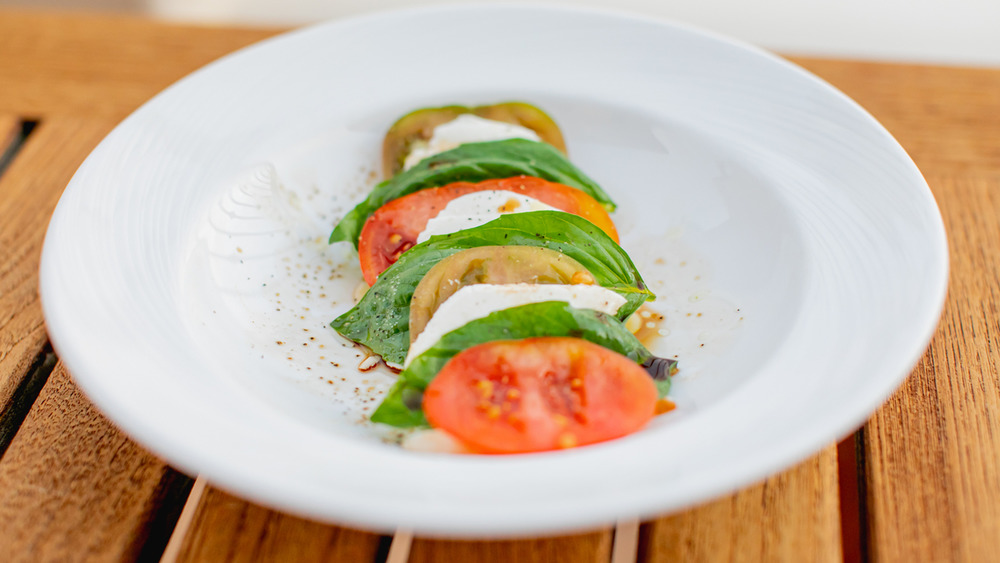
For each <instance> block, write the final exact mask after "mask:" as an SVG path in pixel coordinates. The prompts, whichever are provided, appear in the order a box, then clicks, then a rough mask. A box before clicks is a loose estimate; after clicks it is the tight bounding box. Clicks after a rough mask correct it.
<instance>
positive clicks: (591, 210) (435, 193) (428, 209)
mask: <svg viewBox="0 0 1000 563" xmlns="http://www.w3.org/2000/svg"><path fill="white" fill-rule="evenodd" d="M484 190H502V191H508V192H514V193H516V194H520V195H525V196H528V197H532V198H535V199H537V200H539V201H541V202H542V203H546V204H548V205H551V206H552V207H555V208H556V209H560V210H562V211H566V212H568V213H573V214H574V215H579V216H581V217H583V218H584V219H587V220H588V221H590V222H591V223H593V224H595V225H597V226H598V227H599V228H600V229H601V230H603V231H604V232H606V233H608V235H609V236H610V237H611V238H613V239H614V240H615V242H617V241H618V232H617V231H616V230H615V225H614V223H612V222H611V217H609V216H608V212H607V211H605V209H604V207H603V206H601V204H600V203H598V202H597V200H595V199H594V198H592V197H590V196H589V195H587V194H586V193H584V192H582V191H580V190H578V189H576V188H572V187H570V186H566V185H563V184H557V183H555V182H549V181H546V180H542V179H541V178H533V177H530V176H515V177H513V178H498V179H494V180H485V181H483V182H478V183H470V182H455V183H453V184H448V185H446V186H442V187H440V188H429V189H426V190H420V191H418V192H414V193H412V194H410V195H407V196H403V197H401V198H399V199H394V200H392V201H390V202H389V203H387V204H385V205H383V206H382V207H380V208H379V209H378V210H376V211H375V213H373V214H372V215H371V216H370V217H368V220H367V221H365V226H364V228H363V229H362V230H361V236H360V237H359V238H358V254H359V255H360V257H361V271H362V272H363V273H364V275H365V281H366V282H368V285H372V284H374V283H375V278H376V277H377V276H378V275H379V274H381V273H382V272H383V271H385V269H386V268H388V267H389V266H391V265H392V264H393V263H394V262H395V261H396V260H397V259H399V256H400V255H401V254H402V253H403V252H406V251H407V250H409V249H410V247H412V246H413V245H414V244H416V242H417V237H418V236H419V235H420V233H421V232H422V231H423V230H424V228H425V227H426V226H427V221H429V220H430V219H431V218H433V217H435V216H437V214H438V213H440V212H441V210H442V209H444V208H445V206H446V205H448V202H449V201H451V200H453V199H455V198H457V197H460V196H463V195H466V194H469V193H472V192H480V191H484Z"/></svg>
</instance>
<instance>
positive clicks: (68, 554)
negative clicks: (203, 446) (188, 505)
mask: <svg viewBox="0 0 1000 563" xmlns="http://www.w3.org/2000/svg"><path fill="white" fill-rule="evenodd" d="M176 480H177V476H176V474H175V473H174V472H173V471H172V470H171V469H170V468H169V467H167V466H166V465H164V464H163V463H162V462H161V461H159V460H158V459H156V458H154V457H153V456H151V455H150V454H148V453H146V452H145V451H143V450H142V449H141V448H139V447H138V446H137V445H135V444H134V443H133V442H132V441H131V440H129V439H128V438H127V437H126V436H125V435H124V434H122V433H121V432H120V431H118V430H117V429H116V428H114V427H113V426H112V425H111V424H110V423H108V422H107V420H105V419H104V418H103V417H102V416H101V415H100V414H99V413H98V412H97V410H96V409H95V408H94V407H93V406H92V405H91V404H90V402H89V401H87V399H86V398H85V397H84V396H83V394H82V393H81V392H80V391H79V389H77V387H76V385H74V384H73V382H72V381H71V380H70V378H69V375H68V374H67V373H66V371H65V370H64V369H62V367H61V366H57V367H56V370H55V371H54V372H53V374H52V376H51V377H50V378H49V382H48V383H47V384H46V386H45V388H44V389H43V390H42V392H41V394H40V395H39V398H38V401H36V403H35V405H34V406H33V407H32V409H31V412H30V413H29V414H28V418H27V419H26V420H25V421H24V424H23V425H22V426H21V429H20V431H19V432H18V434H17V436H16V437H15V438H14V440H13V442H11V445H10V448H9V449H8V450H7V453H6V454H5V455H4V456H3V458H2V459H0V522H3V533H0V561H5V562H8V561H9V562H19V561H25V562H29V561H30V562H33V561H134V560H137V559H138V558H139V557H140V554H141V553H142V549H143V546H144V543H145V542H146V540H147V539H148V538H149V536H150V533H151V532H152V531H153V530H152V529H151V524H152V523H153V522H154V520H155V519H156V515H157V512H158V510H159V509H160V508H161V506H162V505H163V503H164V501H165V499H166V497H167V496H168V495H169V494H170V491H171V490H172V488H173V485H174V484H175V483H176Z"/></svg>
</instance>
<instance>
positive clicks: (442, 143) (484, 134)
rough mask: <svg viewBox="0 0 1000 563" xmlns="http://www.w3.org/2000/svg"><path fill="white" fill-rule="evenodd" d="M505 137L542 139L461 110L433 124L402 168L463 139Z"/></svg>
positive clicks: (498, 138)
mask: <svg viewBox="0 0 1000 563" xmlns="http://www.w3.org/2000/svg"><path fill="white" fill-rule="evenodd" d="M506 139H527V140H529V141H541V140H542V139H541V138H540V137H539V136H538V134H537V133H535V132H534V131H532V130H531V129H528V128H527V127H521V126H520V125H514V124H513V123H505V122H503V121H494V120H492V119H483V118H482V117H479V116H478V115H473V114H471V113H463V114H462V115H460V116H458V117H456V118H455V119H453V120H451V121H449V122H447V123H442V124H441V125H438V126H437V127H435V128H434V132H433V133H432V134H431V138H430V139H428V140H427V142H426V143H419V144H415V146H414V147H413V148H412V149H410V154H408V155H406V160H404V161H403V170H406V169H408V168H411V167H413V166H414V165H416V164H417V163H418V162H420V161H421V160H423V159H425V158H427V157H429V156H434V155H436V154H438V153H442V152H444V151H450V150H451V149H453V148H455V147H457V146H458V145H461V144H464V143H484V142H486V141H503V140H506Z"/></svg>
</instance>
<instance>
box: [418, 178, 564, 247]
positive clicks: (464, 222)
mask: <svg viewBox="0 0 1000 563" xmlns="http://www.w3.org/2000/svg"><path fill="white" fill-rule="evenodd" d="M543 210H545V211H558V209H556V208H555V207H552V206H551V205H547V204H545V203H542V202H541V201H538V200H537V199H535V198H533V197H528V196H526V195H521V194H516V193H514V192H508V191H504V190H485V191H481V192H473V193H471V194H465V195H463V196H459V197H456V198H455V199H453V200H451V201H449V202H448V205H446V206H444V209H442V210H441V212H440V213H438V214H437V215H436V216H434V217H432V218H431V219H430V220H429V221H427V225H426V226H425V227H424V230H423V231H421V232H420V234H419V235H418V236H417V243H418V244H419V243H421V242H424V241H425V240H427V239H429V238H431V237H432V236H434V235H446V234H448V233H454V232H456V231H461V230H463V229H471V228H472V227H478V226H479V225H484V224H486V223H489V222H490V221H492V220H494V219H496V218H497V217H500V215H503V214H505V213H524V212H525V211H543Z"/></svg>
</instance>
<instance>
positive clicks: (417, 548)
mask: <svg viewBox="0 0 1000 563" xmlns="http://www.w3.org/2000/svg"><path fill="white" fill-rule="evenodd" d="M611 543H612V531H611V530H610V529H608V530H600V531H597V532H592V533H587V534H577V535H571V536H560V537H551V538H541V539H530V540H494V541H457V540H452V541H447V540H429V539H421V538H417V539H415V540H413V546H412V547H411V549H410V563H436V562H438V561H462V562H468V563H507V562H516V563H521V562H523V563H586V562H592V563H607V562H608V560H609V559H610V558H611Z"/></svg>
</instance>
